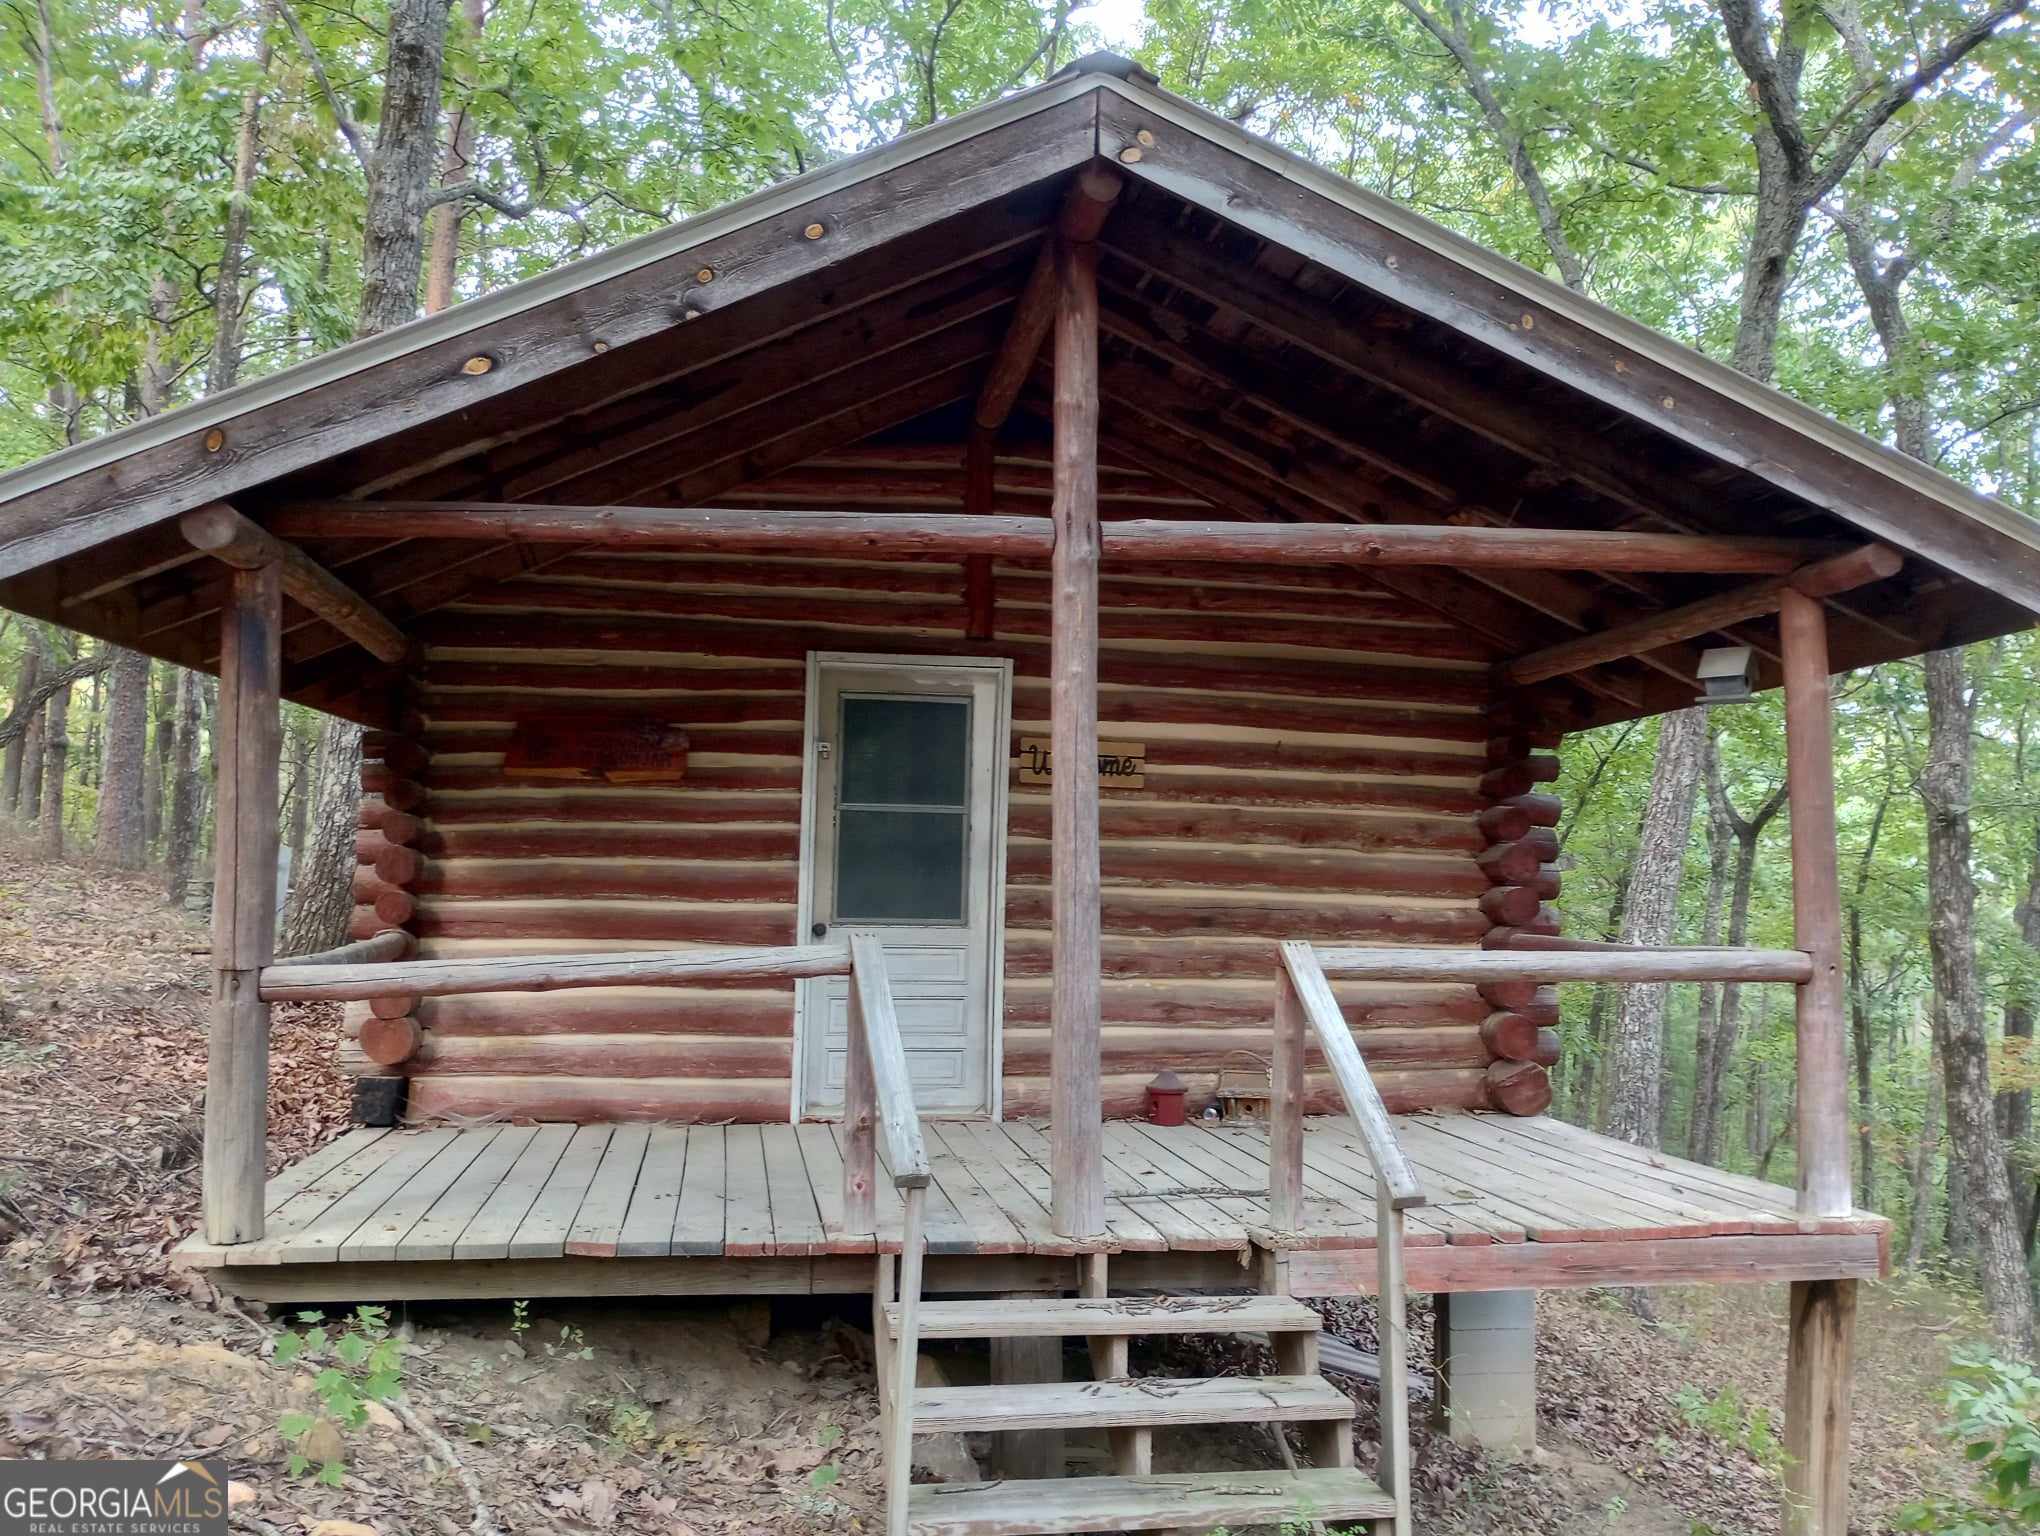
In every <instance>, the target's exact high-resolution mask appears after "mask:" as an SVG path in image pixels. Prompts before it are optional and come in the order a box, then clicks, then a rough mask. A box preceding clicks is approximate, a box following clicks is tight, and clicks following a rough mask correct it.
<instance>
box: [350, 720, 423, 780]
mask: <svg viewBox="0 0 2040 1536" xmlns="http://www.w3.org/2000/svg"><path fill="white" fill-rule="evenodd" d="M361 755H362V756H363V757H364V758H366V759H369V760H370V761H373V762H379V763H381V764H382V765H383V766H384V767H385V768H388V769H389V770H390V771H391V772H393V773H399V774H403V775H405V776H407V777H408V776H410V775H413V774H415V773H417V771H418V770H419V769H420V768H423V767H424V766H425V764H426V763H427V762H428V761H429V760H430V759H431V755H432V754H431V753H429V752H428V751H426V749H425V747H424V745H423V743H421V742H418V741H415V740H413V739H412V738H410V737H408V736H398V735H395V734H393V733H392V732H389V731H370V732H369V733H368V734H367V735H365V736H364V737H362V740H361Z"/></svg>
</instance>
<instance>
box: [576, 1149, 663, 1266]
mask: <svg viewBox="0 0 2040 1536" xmlns="http://www.w3.org/2000/svg"><path fill="white" fill-rule="evenodd" d="M651 1139H652V1128H651V1127H650V1126H649V1125H619V1126H618V1127H617V1128H616V1130H615V1132H614V1133H613V1134H612V1135H611V1136H610V1138H609V1145H608V1146H606V1147H604V1148H603V1149H602V1161H601V1162H600V1163H599V1164H597V1165H596V1168H595V1177H594V1179H593V1181H592V1182H590V1184H589V1185H588V1192H587V1194H585V1195H583V1196H582V1197H581V1205H580V1208H579V1209H578V1210H576V1211H575V1212H574V1221H573V1225H572V1226H570V1227H569V1228H568V1229H567V1252H568V1253H572V1254H578V1255H580V1256H582V1257H584V1258H591V1259H613V1258H615V1257H616V1245H617V1244H618V1243H619V1242H620V1241H621V1240H622V1238H623V1219H624V1217H625V1216H626V1215H628V1214H629V1212H630V1199H631V1195H632V1194H633V1193H634V1192H635V1191H636V1189H637V1184H638V1171H639V1170H640V1169H641V1168H643V1166H644V1161H645V1148H646V1146H647V1145H649V1144H650V1142H651Z"/></svg>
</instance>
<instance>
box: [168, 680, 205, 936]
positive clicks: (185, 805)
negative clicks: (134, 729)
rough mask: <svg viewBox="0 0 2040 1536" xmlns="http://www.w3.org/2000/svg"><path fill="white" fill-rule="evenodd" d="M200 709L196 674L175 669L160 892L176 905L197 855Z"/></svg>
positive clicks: (184, 892) (188, 887) (202, 709)
mask: <svg viewBox="0 0 2040 1536" xmlns="http://www.w3.org/2000/svg"><path fill="white" fill-rule="evenodd" d="M204 712H205V699H204V695H203V693H202V692H201V691H200V689H199V675H198V674H197V673H196V672H189V671H186V670H184V669H183V668H179V669H178V672H177V722H176V725H175V726H174V727H173V728H172V733H171V734H172V741H171V750H170V778H169V782H168V784H167V785H166V786H165V789H164V793H165V794H166V796H167V797H168V799H169V802H170V824H169V827H168V829H167V830H166V831H165V833H164V836H163V874H164V878H163V889H164V894H165V895H166V896H168V898H169V900H170V903H171V905H173V906H178V907H181V906H183V905H184V900H185V897H186V896H188V895H189V894H190V891H191V867H192V865H193V863H194V862H195V861H196V860H197V858H198V827H199V800H200V797H201V796H202V795H203V794H204V793H205V783H204V780H203V779H202V778H201V777H200V776H199V771H198V737H199V732H200V730H201V729H202V728H203V727H202V721H203V718H204Z"/></svg>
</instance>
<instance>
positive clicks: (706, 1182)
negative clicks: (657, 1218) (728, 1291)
mask: <svg viewBox="0 0 2040 1536" xmlns="http://www.w3.org/2000/svg"><path fill="white" fill-rule="evenodd" d="M728 1152H729V1127H728V1126H723V1125H696V1126H691V1127H689V1128H688V1132H687V1170H686V1172H685V1174H684V1175H683V1176H682V1178H681V1182H680V1200H679V1203H678V1204H677V1205H676V1206H675V1207H674V1210H673V1253H674V1256H675V1257H688V1258H712V1257H714V1256H715V1255H717V1254H719V1253H721V1252H722V1251H723V1236H724V1233H725V1231H726V1229H727V1227H728V1224H729V1196H728V1193H727V1178H726V1175H725V1171H724V1170H725V1165H726V1163H727V1159H728Z"/></svg>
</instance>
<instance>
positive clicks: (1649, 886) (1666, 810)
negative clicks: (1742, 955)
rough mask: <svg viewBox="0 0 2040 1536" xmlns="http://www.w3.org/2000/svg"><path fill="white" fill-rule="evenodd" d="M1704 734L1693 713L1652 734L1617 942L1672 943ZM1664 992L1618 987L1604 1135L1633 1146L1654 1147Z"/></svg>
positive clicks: (1701, 720)
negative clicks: (1645, 802)
mask: <svg viewBox="0 0 2040 1536" xmlns="http://www.w3.org/2000/svg"><path fill="white" fill-rule="evenodd" d="M1706 734H1707V722H1706V716H1705V714H1704V713H1703V712H1702V711H1701V710H1699V709H1682V710H1680V711H1679V712H1678V713H1677V714H1672V715H1666V716H1665V717H1664V720H1663V723H1662V724H1661V726H1660V728H1659V736H1658V750H1657V764H1656V767H1655V768H1654V769H1653V770H1652V773H1651V782H1650V808H1649V810H1648V811H1646V813H1645V815H1644V818H1643V836H1642V838H1641V840H1640V842H1639V845H1638V847H1637V850H1636V859H1635V861H1634V864H1633V867H1632V874H1631V876H1630V882H1629V901H1628V911H1627V915H1626V916H1625V918H1624V920H1623V924H1622V938H1623V941H1624V942H1625V943H1629V944H1639V945H1645V946H1658V945H1663V944H1665V943H1668V942H1669V941H1670V939H1671V937H1672V931H1673V928H1674V927H1675V925H1676V923H1677V920H1678V915H1679V886H1680V882H1681V879H1682V878H1683V876H1684V874H1685V868H1686V844H1687V842H1688V840H1689V839H1690V838H1691V836H1692V832H1693V800H1694V791H1695V789H1696V788H1697V786H1698V784H1699V781H1700V746H1701V743H1702V742H1703V741H1704V740H1705V738H1706ZM1668 990H1669V988H1668V987H1667V986H1666V985H1665V984H1664V983H1657V984H1646V985H1640V986H1632V987H1628V988H1625V989H1624V993H1623V998H1622V1006H1621V1010H1620V1012H1619V1013H1618V1014H1617V1015H1616V1019H1615V1035H1614V1039H1613V1040H1612V1041H1611V1042H1610V1049H1609V1053H1608V1134H1609V1135H1610V1136H1619V1137H1620V1138H1621V1139H1622V1140H1624V1141H1629V1142H1634V1143H1636V1144H1637V1145H1638V1146H1646V1147H1654V1146H1656V1145H1657V1144H1658V1121H1659V1114H1660V1111H1661V1106H1662V1104H1663V1099H1664V1060H1665V998H1666V994H1667V992H1668Z"/></svg>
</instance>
